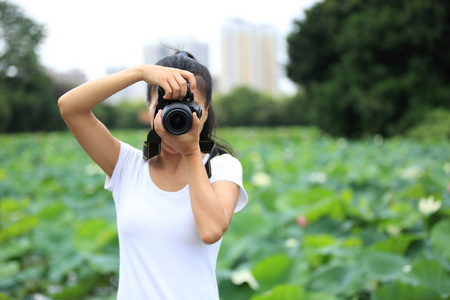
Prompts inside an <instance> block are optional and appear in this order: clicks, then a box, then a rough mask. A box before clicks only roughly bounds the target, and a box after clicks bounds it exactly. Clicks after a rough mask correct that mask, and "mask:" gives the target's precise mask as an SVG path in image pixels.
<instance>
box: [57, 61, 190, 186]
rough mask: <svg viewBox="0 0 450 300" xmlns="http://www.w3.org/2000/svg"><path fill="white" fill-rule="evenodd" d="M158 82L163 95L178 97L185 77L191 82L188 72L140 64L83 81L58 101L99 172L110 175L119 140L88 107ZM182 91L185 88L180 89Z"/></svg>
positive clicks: (114, 163) (64, 116) (67, 122)
mask: <svg viewBox="0 0 450 300" xmlns="http://www.w3.org/2000/svg"><path fill="white" fill-rule="evenodd" d="M142 80H144V81H146V82H147V83H154V84H157V85H160V86H161V87H163V88H164V89H165V90H166V96H167V97H172V96H179V95H180V94H182V92H183V88H184V89H186V87H185V85H186V80H189V82H191V86H192V83H194V87H193V89H195V77H194V75H193V74H192V73H189V72H187V71H182V70H178V69H172V68H164V67H160V66H150V65H142V66H139V67H135V68H131V69H127V70H124V71H122V72H118V73H115V74H112V75H108V76H105V77H102V78H100V79H96V80H93V81H90V82H87V83H85V84H83V85H81V86H79V87H77V88H74V89H73V90H71V91H69V92H67V93H66V94H64V95H63V96H62V97H61V98H60V99H59V100H58V106H59V109H60V111H61V115H62V117H63V119H64V121H65V122H66V124H67V126H68V127H69V128H70V130H71V131H72V133H73V135H74V136H75V138H76V139H77V140H78V142H79V143H80V145H81V146H82V147H83V149H84V150H85V151H86V153H87V154H88V155H89V156H90V157H91V158H92V159H93V160H94V161H95V163H97V164H98V165H99V166H100V167H101V168H102V169H103V171H104V172H105V173H106V174H107V175H108V176H110V177H111V176H112V173H113V170H114V167H115V165H116V162H117V159H118V157H119V151H120V142H119V141H118V140H117V139H116V138H115V137H114V136H113V135H112V134H111V133H110V132H109V130H108V129H107V128H106V127H105V126H104V125H103V124H102V123H101V122H100V121H99V120H98V119H97V118H96V117H95V116H94V115H93V114H92V109H93V108H94V107H95V106H97V105H98V104H100V103H101V102H103V101H105V100H106V99H107V98H109V97H110V96H112V95H114V94H115V93H117V92H119V91H121V90H122V89H124V88H126V87H128V86H130V85H132V84H134V83H136V82H138V81H142ZM184 93H186V91H184Z"/></svg>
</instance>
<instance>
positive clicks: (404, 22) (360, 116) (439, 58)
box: [287, 0, 450, 137]
mask: <svg viewBox="0 0 450 300" xmlns="http://www.w3.org/2000/svg"><path fill="white" fill-rule="evenodd" d="M449 15H450V2H448V1H444V0H399V1H389V0H370V1H366V0H364V1H363V0H325V1H324V2H321V3H318V4H316V5H315V6H314V7H312V8H311V9H310V10H308V11H307V12H306V18H305V19H304V20H297V21H295V26H296V29H295V30H294V31H293V32H292V33H291V34H290V36H289V37H288V46H289V50H288V51H289V58H290V64H289V65H288V67H287V72H288V76H289V77H290V78H291V79H292V80H293V81H294V82H296V83H298V84H301V85H302V86H303V87H304V88H305V91H306V94H307V99H308V101H309V103H308V111H307V112H306V113H307V114H308V115H307V118H308V119H309V121H310V122H311V123H313V124H315V125H318V126H320V127H322V128H323V129H325V130H326V131H328V132H330V133H333V134H337V135H346V136H353V137H357V136H360V135H361V134H363V133H381V134H384V135H392V134H396V133H402V132H404V131H405V130H407V129H408V128H409V127H411V126H412V125H414V124H415V123H417V122H418V121H420V119H421V118H422V117H423V116H424V115H425V113H426V112H428V111H430V110H431V109H432V108H434V107H447V108H450V101H449V100H450V85H449V83H450V73H449V72H448V71H447V70H448V69H450V56H449V55H448V53H450V18H449V17H448V16H449Z"/></svg>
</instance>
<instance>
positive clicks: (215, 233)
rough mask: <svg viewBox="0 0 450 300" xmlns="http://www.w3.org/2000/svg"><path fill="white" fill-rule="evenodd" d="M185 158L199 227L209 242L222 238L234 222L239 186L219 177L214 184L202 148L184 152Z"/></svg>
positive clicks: (202, 235) (192, 202) (201, 233)
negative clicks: (207, 169)
mask: <svg viewBox="0 0 450 300" xmlns="http://www.w3.org/2000/svg"><path fill="white" fill-rule="evenodd" d="M184 161H185V163H186V167H187V171H188V174H189V175H188V178H189V179H188V182H189V193H190V196H191V206H192V212H193V214H194V219H195V223H196V225H197V229H198V231H199V234H200V237H201V239H202V241H203V242H204V243H205V244H213V243H215V242H217V241H218V240H219V239H220V238H222V236H223V235H224V233H225V231H226V230H227V229H228V226H229V225H230V223H231V219H232V217H233V213H234V209H235V208H236V204H237V200H238V196H239V186H238V185H237V184H235V183H233V182H229V181H216V182H214V183H213V184H212V185H211V184H210V182H209V179H208V176H207V175H206V172H205V167H204V165H203V160H202V156H201V153H200V151H198V152H197V153H194V154H191V155H189V156H184Z"/></svg>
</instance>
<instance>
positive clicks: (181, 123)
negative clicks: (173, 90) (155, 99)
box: [161, 102, 193, 135]
mask: <svg viewBox="0 0 450 300" xmlns="http://www.w3.org/2000/svg"><path fill="white" fill-rule="evenodd" d="M161 117H162V122H163V125H164V128H165V129H166V130H167V131H168V132H169V133H171V134H174V135H182V134H184V133H186V132H188V131H189V129H191V127H192V121H193V119H192V112H191V110H190V109H189V107H187V106H186V105H185V104H182V103H181V102H174V103H171V104H169V105H167V106H166V107H165V108H164V109H163V112H162V116H161Z"/></svg>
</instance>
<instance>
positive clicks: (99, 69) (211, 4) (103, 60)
mask: <svg viewBox="0 0 450 300" xmlns="http://www.w3.org/2000/svg"><path fill="white" fill-rule="evenodd" d="M9 2H11V3H14V4H16V5H18V6H19V7H20V8H21V9H23V11H24V13H25V15H26V16H28V17H30V18H31V19H33V20H34V21H36V22H38V23H40V24H43V25H44V26H45V29H46V38H45V40H44V41H43V43H42V45H41V46H40V48H39V54H40V57H41V62H42V64H44V65H45V66H46V67H49V68H53V69H55V70H58V71H69V70H72V69H79V70H81V71H83V72H85V73H86V75H87V77H88V79H89V80H90V79H94V78H97V77H100V76H103V75H104V74H105V73H106V69H107V68H108V67H132V66H135V65H139V64H141V63H143V47H144V45H146V44H152V43H160V42H168V43H169V44H175V45H179V44H181V45H182V44H183V43H184V42H188V41H190V40H198V41H201V42H206V43H208V44H209V45H210V71H211V73H212V74H213V75H214V74H218V73H220V47H219V45H220V29H221V26H222V25H223V24H224V23H225V21H226V20H227V19H230V18H240V19H242V20H244V21H247V22H249V23H252V24H261V25H262V24H271V25H273V26H274V27H275V28H276V30H277V32H278V34H279V36H280V37H281V38H285V37H286V36H287V34H288V33H289V32H291V31H292V28H293V26H292V25H293V21H294V19H301V18H303V17H304V13H303V11H304V10H305V9H307V8H309V7H311V6H313V5H314V4H315V3H317V2H319V0H278V1H261V0H258V1H256V0H226V1H213V0H189V1H180V0H162V1H161V0H160V1H154V0H124V1H119V0H9Z"/></svg>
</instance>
